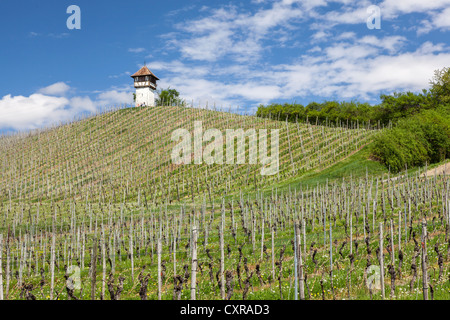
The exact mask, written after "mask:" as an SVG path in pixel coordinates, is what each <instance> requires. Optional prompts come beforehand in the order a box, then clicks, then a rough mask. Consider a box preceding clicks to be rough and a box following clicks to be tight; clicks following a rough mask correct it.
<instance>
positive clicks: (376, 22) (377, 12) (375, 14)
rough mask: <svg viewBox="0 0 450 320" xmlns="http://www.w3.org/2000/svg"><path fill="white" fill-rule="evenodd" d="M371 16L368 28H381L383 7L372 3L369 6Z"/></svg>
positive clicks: (368, 20) (367, 22)
mask: <svg viewBox="0 0 450 320" xmlns="http://www.w3.org/2000/svg"><path fill="white" fill-rule="evenodd" d="M367 13H368V14H369V17H368V18H367V21H366V25H367V28H368V29H371V30H372V29H381V9H380V7H379V6H375V5H372V6H370V7H368V8H367Z"/></svg>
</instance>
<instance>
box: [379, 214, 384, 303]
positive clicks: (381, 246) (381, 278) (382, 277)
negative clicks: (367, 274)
mask: <svg viewBox="0 0 450 320" xmlns="http://www.w3.org/2000/svg"><path fill="white" fill-rule="evenodd" d="M380 285H381V299H383V300H384V299H385V294H384V257H383V223H382V222H380Z"/></svg>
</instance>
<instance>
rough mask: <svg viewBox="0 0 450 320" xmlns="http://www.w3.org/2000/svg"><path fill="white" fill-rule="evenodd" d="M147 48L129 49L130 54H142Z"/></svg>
mask: <svg viewBox="0 0 450 320" xmlns="http://www.w3.org/2000/svg"><path fill="white" fill-rule="evenodd" d="M144 51H145V48H129V49H128V52H132V53H141V52H144Z"/></svg>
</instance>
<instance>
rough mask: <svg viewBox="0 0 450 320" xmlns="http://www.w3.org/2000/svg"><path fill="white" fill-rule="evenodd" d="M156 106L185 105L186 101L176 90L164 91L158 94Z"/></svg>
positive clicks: (168, 89)
mask: <svg viewBox="0 0 450 320" xmlns="http://www.w3.org/2000/svg"><path fill="white" fill-rule="evenodd" d="M156 105H157V106H162V105H166V106H167V105H177V106H181V105H185V101H184V100H183V99H181V98H180V93H179V92H178V91H177V90H175V89H170V87H168V88H167V89H162V90H161V91H159V92H158V97H157V98H156Z"/></svg>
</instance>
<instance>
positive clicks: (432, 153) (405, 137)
mask: <svg viewBox="0 0 450 320" xmlns="http://www.w3.org/2000/svg"><path fill="white" fill-rule="evenodd" d="M371 153H372V156H373V157H374V158H375V159H377V160H379V161H380V162H381V163H383V164H384V165H385V166H386V167H387V168H390V170H391V171H392V172H399V171H401V170H403V169H405V168H406V166H408V167H413V166H423V165H425V164H426V163H435V162H439V161H442V160H444V159H445V158H447V157H449V156H450V106H446V107H440V108H437V109H436V110H425V111H422V112H421V113H419V114H417V115H415V116H412V117H410V118H407V119H403V120H401V121H399V122H398V124H397V125H396V126H395V127H394V128H392V129H390V130H385V131H383V132H380V134H378V135H377V136H376V138H375V141H374V143H373V145H372V150H371Z"/></svg>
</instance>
